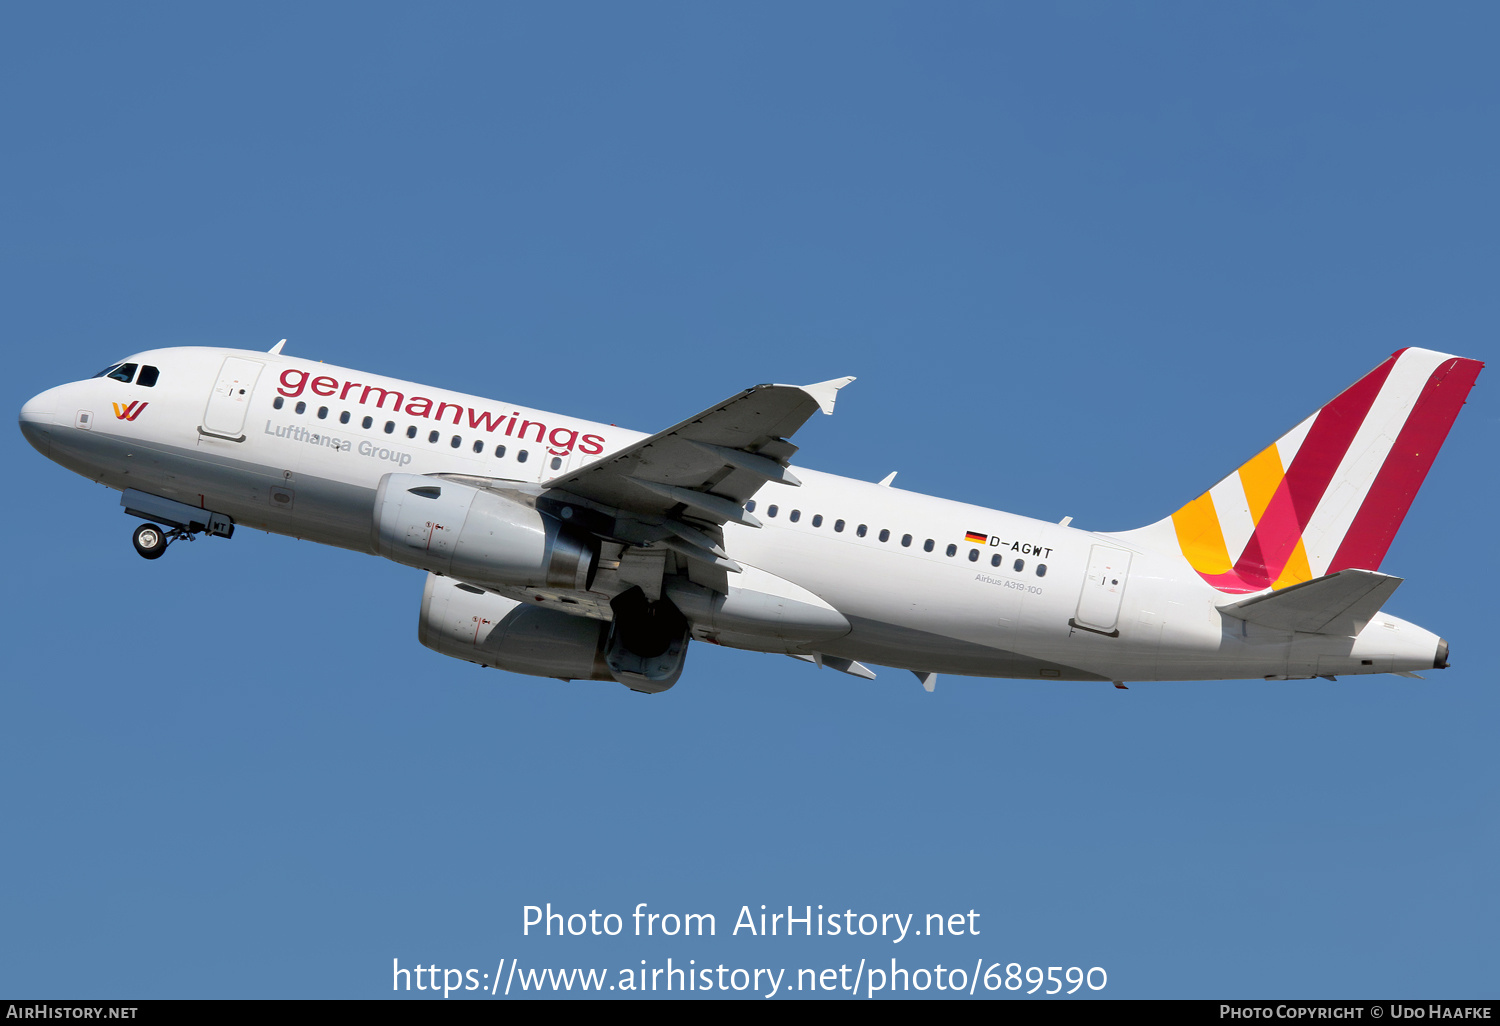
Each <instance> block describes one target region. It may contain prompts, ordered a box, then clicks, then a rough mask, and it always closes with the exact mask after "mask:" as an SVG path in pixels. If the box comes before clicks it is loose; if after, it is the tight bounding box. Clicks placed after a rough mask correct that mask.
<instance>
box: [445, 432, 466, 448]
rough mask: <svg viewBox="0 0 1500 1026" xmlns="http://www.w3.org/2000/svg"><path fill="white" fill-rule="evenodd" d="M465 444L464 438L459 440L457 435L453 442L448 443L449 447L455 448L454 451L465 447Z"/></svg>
mask: <svg viewBox="0 0 1500 1026" xmlns="http://www.w3.org/2000/svg"><path fill="white" fill-rule="evenodd" d="M463 444H464V440H463V439H462V438H459V437H458V436H457V435H454V436H453V441H451V442H449V443H448V445H449V447H450V448H453V449H457V448H458V447H459V446H460V445H463Z"/></svg>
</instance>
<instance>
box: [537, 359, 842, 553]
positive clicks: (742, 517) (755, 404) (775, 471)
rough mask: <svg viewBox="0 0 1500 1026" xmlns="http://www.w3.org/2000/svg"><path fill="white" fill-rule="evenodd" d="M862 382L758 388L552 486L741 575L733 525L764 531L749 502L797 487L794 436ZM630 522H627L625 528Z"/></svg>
mask: <svg viewBox="0 0 1500 1026" xmlns="http://www.w3.org/2000/svg"><path fill="white" fill-rule="evenodd" d="M853 380H854V379H853V378H852V377H847V378H836V379H834V380H832V381H822V382H818V383H817V384H813V385H756V386H755V387H754V388H747V389H746V390H745V391H743V392H741V393H739V394H738V395H734V396H730V397H729V398H728V399H725V400H724V401H723V402H721V403H718V404H716V405H714V406H711V407H709V408H708V409H706V410H704V411H703V412H702V413H699V414H696V415H695V416H692V417H689V418H688V419H687V420H684V421H683V422H682V423H680V424H677V425H675V426H673V427H670V428H667V429H666V430H665V431H660V432H658V433H656V434H654V435H652V436H651V437H650V438H646V439H643V440H641V441H639V442H636V443H635V444H634V445H630V446H627V447H625V448H624V449H621V450H619V451H617V452H613V453H610V454H609V455H607V456H604V457H601V458H600V459H597V460H595V461H594V462H592V463H588V464H585V465H584V466H582V467H579V468H578V469H577V470H575V471H572V472H571V473H568V474H564V475H562V476H561V477H556V478H553V479H552V480H551V481H548V482H547V493H548V494H549V495H557V494H558V493H562V494H564V495H567V496H573V497H577V498H579V499H582V500H584V501H585V502H587V503H589V504H590V505H593V506H595V507H597V508H603V509H605V510H608V511H610V512H612V513H614V514H615V515H616V516H617V517H619V516H623V518H624V519H626V520H633V521H637V522H640V523H643V524H646V525H652V526H657V527H659V528H662V529H663V530H659V531H658V532H656V533H657V534H658V535H659V536H660V537H658V538H656V539H654V540H653V543H657V544H660V545H662V546H664V547H665V548H667V549H670V550H672V551H675V552H677V553H678V554H680V555H683V556H685V557H686V558H688V559H696V560H699V561H706V562H709V563H711V564H713V565H715V566H717V567H719V568H720V569H721V570H730V571H737V570H738V569H739V567H738V565H737V564H735V563H734V562H733V561H732V560H729V559H728V558H727V557H726V556H725V554H724V550H723V548H722V547H721V546H720V544H719V542H720V540H721V538H720V537H719V531H718V530H717V528H719V527H722V526H723V525H724V524H726V523H731V522H732V523H736V524H744V525H745V526H747V527H759V526H760V521H759V520H757V519H756V518H755V517H754V516H753V515H752V514H750V513H747V512H745V509H744V505H745V502H746V500H748V499H749V498H750V497H751V496H752V495H754V494H755V493H756V492H757V491H759V490H760V488H761V487H762V486H763V485H764V484H765V483H766V482H767V481H776V482H779V483H781V484H786V485H792V486H796V485H797V484H799V483H800V482H798V480H797V478H796V477H795V476H794V475H793V474H792V473H791V471H789V470H787V461H788V460H790V459H791V457H792V455H793V454H794V453H795V452H796V451H797V447H796V446H795V445H793V444H792V443H791V442H789V441H787V437H788V436H789V435H791V434H793V433H794V432H796V430H797V429H798V428H800V427H801V426H802V425H803V424H804V423H806V422H807V419H808V418H809V417H811V416H812V415H813V413H815V412H816V411H818V410H820V409H821V410H822V411H823V412H824V413H832V412H833V405H834V401H835V399H836V398H837V397H838V391H839V389H841V388H843V387H844V386H845V385H847V384H848V383H849V382H851V381H853ZM622 526H623V525H622Z"/></svg>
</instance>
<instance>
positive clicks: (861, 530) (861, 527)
mask: <svg viewBox="0 0 1500 1026" xmlns="http://www.w3.org/2000/svg"><path fill="white" fill-rule="evenodd" d="M868 530H869V528H868V527H866V526H865V525H864V524H860V525H859V526H858V527H856V528H855V529H854V533H855V534H857V535H859V536H860V537H861V538H863V537H864V536H865V532H866V531H868Z"/></svg>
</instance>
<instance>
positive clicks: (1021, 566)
mask: <svg viewBox="0 0 1500 1026" xmlns="http://www.w3.org/2000/svg"><path fill="white" fill-rule="evenodd" d="M1025 569H1026V560H1024V559H1018V560H1016V562H1015V571H1016V573H1020V572H1021V571H1022V570H1025Z"/></svg>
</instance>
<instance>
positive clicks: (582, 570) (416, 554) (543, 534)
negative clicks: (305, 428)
mask: <svg viewBox="0 0 1500 1026" xmlns="http://www.w3.org/2000/svg"><path fill="white" fill-rule="evenodd" d="M374 542H375V551H376V552H378V553H380V554H381V555H382V556H385V557H386V558H387V559H393V560H395V561H396V562H397V563H404V564H406V565H407V566H415V567H420V568H421V569H423V570H430V571H432V572H434V573H439V574H443V575H445V576H449V577H458V578H461V579H463V580H466V581H473V582H474V583H476V584H481V585H484V584H492V585H501V586H504V585H509V586H512V587H522V588H561V589H565V590H569V591H587V590H588V588H589V586H590V585H591V584H592V583H593V579H594V571H595V568H596V566H597V560H598V551H599V550H598V542H597V541H596V540H595V539H593V538H592V537H590V536H589V535H587V534H585V533H583V532H581V531H576V530H574V529H573V528H571V527H570V526H569V525H567V524H565V523H564V522H563V521H561V520H559V519H558V518H556V517H554V516H551V515H550V514H547V513H543V512H541V511H539V510H536V509H533V508H532V507H530V506H524V505H522V504H521V503H519V502H514V501H512V500H511V499H507V498H505V497H504V496H502V495H496V494H495V493H494V492H490V491H485V490H484V489H481V488H473V487H471V486H469V485H463V484H457V483H455V482H452V481H446V480H443V479H441V478H433V477H422V476H420V475H417V474H387V475H385V476H384V477H382V478H381V479H380V488H379V489H378V490H377V491H376V493H375V519H374Z"/></svg>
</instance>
